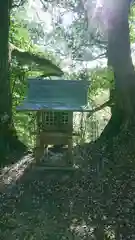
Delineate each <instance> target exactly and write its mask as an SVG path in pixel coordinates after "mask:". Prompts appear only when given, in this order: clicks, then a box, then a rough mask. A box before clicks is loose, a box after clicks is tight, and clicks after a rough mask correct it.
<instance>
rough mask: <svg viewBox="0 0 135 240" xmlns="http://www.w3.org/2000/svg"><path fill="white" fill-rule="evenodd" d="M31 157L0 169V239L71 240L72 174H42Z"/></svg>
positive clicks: (51, 172)
mask: <svg viewBox="0 0 135 240" xmlns="http://www.w3.org/2000/svg"><path fill="white" fill-rule="evenodd" d="M39 166H40V164H39V165H38V166H34V165H33V158H32V156H31V155H28V156H25V157H24V158H22V159H20V161H18V162H17V163H14V164H12V165H11V166H9V167H5V168H3V169H2V170H1V176H0V181H1V182H0V191H1V193H0V239H2V240H8V239H9V240H17V239H19V240H21V239H22V240H24V239H28V240H32V239H43V240H44V239H55V240H56V239H59V240H60V239H74V236H73V235H72V231H71V229H70V228H71V222H72V217H71V215H72V214H71V212H72V201H71V199H72V197H73V193H72V191H70V189H72V187H73V181H72V178H74V173H73V171H71V172H70V171H69V172H63V171H44V170H42V168H41V169H40V170H38V167H39Z"/></svg>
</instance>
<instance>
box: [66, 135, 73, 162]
mask: <svg viewBox="0 0 135 240" xmlns="http://www.w3.org/2000/svg"><path fill="white" fill-rule="evenodd" d="M72 148H73V140H72V136H70V137H69V139H68V152H67V153H68V154H67V158H68V159H67V160H68V164H69V165H73V155H72Z"/></svg>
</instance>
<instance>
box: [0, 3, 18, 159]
mask: <svg viewBox="0 0 135 240" xmlns="http://www.w3.org/2000/svg"><path fill="white" fill-rule="evenodd" d="M10 6H11V2H10V1H9V0H0V36H1V37H0V154H1V157H0V160H1V161H2V158H3V157H4V156H5V155H6V153H7V151H8V150H9V151H10V150H11V148H12V150H13V149H14V148H16V147H17V146H18V144H17V146H15V142H16V143H17V142H18V139H17V136H16V131H15V129H14V127H13V124H12V95H11V88H10V67H9V65H10V63H9V59H10V57H9V27H10ZM19 145H20V144H19Z"/></svg>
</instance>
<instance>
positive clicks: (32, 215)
mask: <svg viewBox="0 0 135 240" xmlns="http://www.w3.org/2000/svg"><path fill="white" fill-rule="evenodd" d="M131 143H133V141H131V142H129V141H128V144H127V142H126V139H124V141H123V142H120V141H119V139H118V140H117V144H114V149H113V151H112V150H111V149H112V146H113V145H112V143H111V144H110V145H109V146H108V145H107V147H106V145H105V144H103V143H100V142H97V143H96V144H91V145H87V144H86V146H84V149H83V150H84V151H83V152H81V154H80V155H81V158H80V159H77V158H76V159H77V160H76V161H78V162H77V164H78V166H79V164H80V167H81V170H83V171H79V170H76V171H67V172H66V171H61V170H60V171H58V170H57V171H56V170H55V171H45V170H44V167H43V164H42V163H41V162H40V163H38V164H35V163H34V159H33V157H32V155H27V156H24V157H23V158H21V159H20V160H19V161H18V162H17V163H14V164H11V165H10V166H8V167H3V169H2V168H1V175H0V181H1V182H0V191H1V193H0V239H2V240H8V239H9V240H17V239H19V240H24V239H25V240H27V239H28V240H36V239H43V240H44V239H46V240H53V239H54V240H57V239H58V240H62V239H69V240H70V239H71V240H72V239H77V240H79V239H92V238H89V237H90V236H92V231H93V229H94V228H95V227H96V226H99V224H101V225H104V231H105V232H106V234H107V235H108V238H106V239H115V238H114V237H113V236H114V229H115V228H116V225H117V226H120V228H121V231H122V234H123V235H124V234H125V235H124V236H125V238H123V239H135V229H134V226H135V201H134V199H135V167H134V163H133V161H128V162H127V156H129V155H128V154H127V149H128V150H130V149H133V150H132V151H130V153H131V155H132V154H134V149H135V148H133V144H131ZM125 144H126V147H125ZM120 145H121V149H120V148H119V146H120ZM88 150H89V151H88ZM117 150H118V151H117ZM120 150H121V151H120ZM85 153H87V154H85ZM118 153H119V154H118ZM115 154H116V155H115ZM116 156H117V158H116ZM118 159H119V161H118ZM130 159H133V158H132V157H131V156H130ZM39 167H40V168H39ZM110 235H111V236H112V238H109V236H110ZM128 237H129V238H128ZM100 240H101V238H100Z"/></svg>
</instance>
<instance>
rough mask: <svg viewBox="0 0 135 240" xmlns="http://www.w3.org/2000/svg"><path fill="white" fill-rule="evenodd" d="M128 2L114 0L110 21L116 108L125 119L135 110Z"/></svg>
mask: <svg viewBox="0 0 135 240" xmlns="http://www.w3.org/2000/svg"><path fill="white" fill-rule="evenodd" d="M128 2H129V1H127V0H119V1H118V3H116V1H114V0H113V4H112V16H111V19H110V21H108V61H109V65H111V66H112V68H113V71H114V80H115V94H116V95H115V99H116V108H117V111H119V112H120V115H121V116H122V120H123V121H126V120H127V118H128V119H129V116H131V115H133V112H134V111H135V100H134V92H135V81H134V78H135V74H134V67H133V64H132V59H131V50H130V37H129V24H128V14H129V7H130V6H129V3H128ZM117 5H118V6H117ZM112 114H113V112H112Z"/></svg>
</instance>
